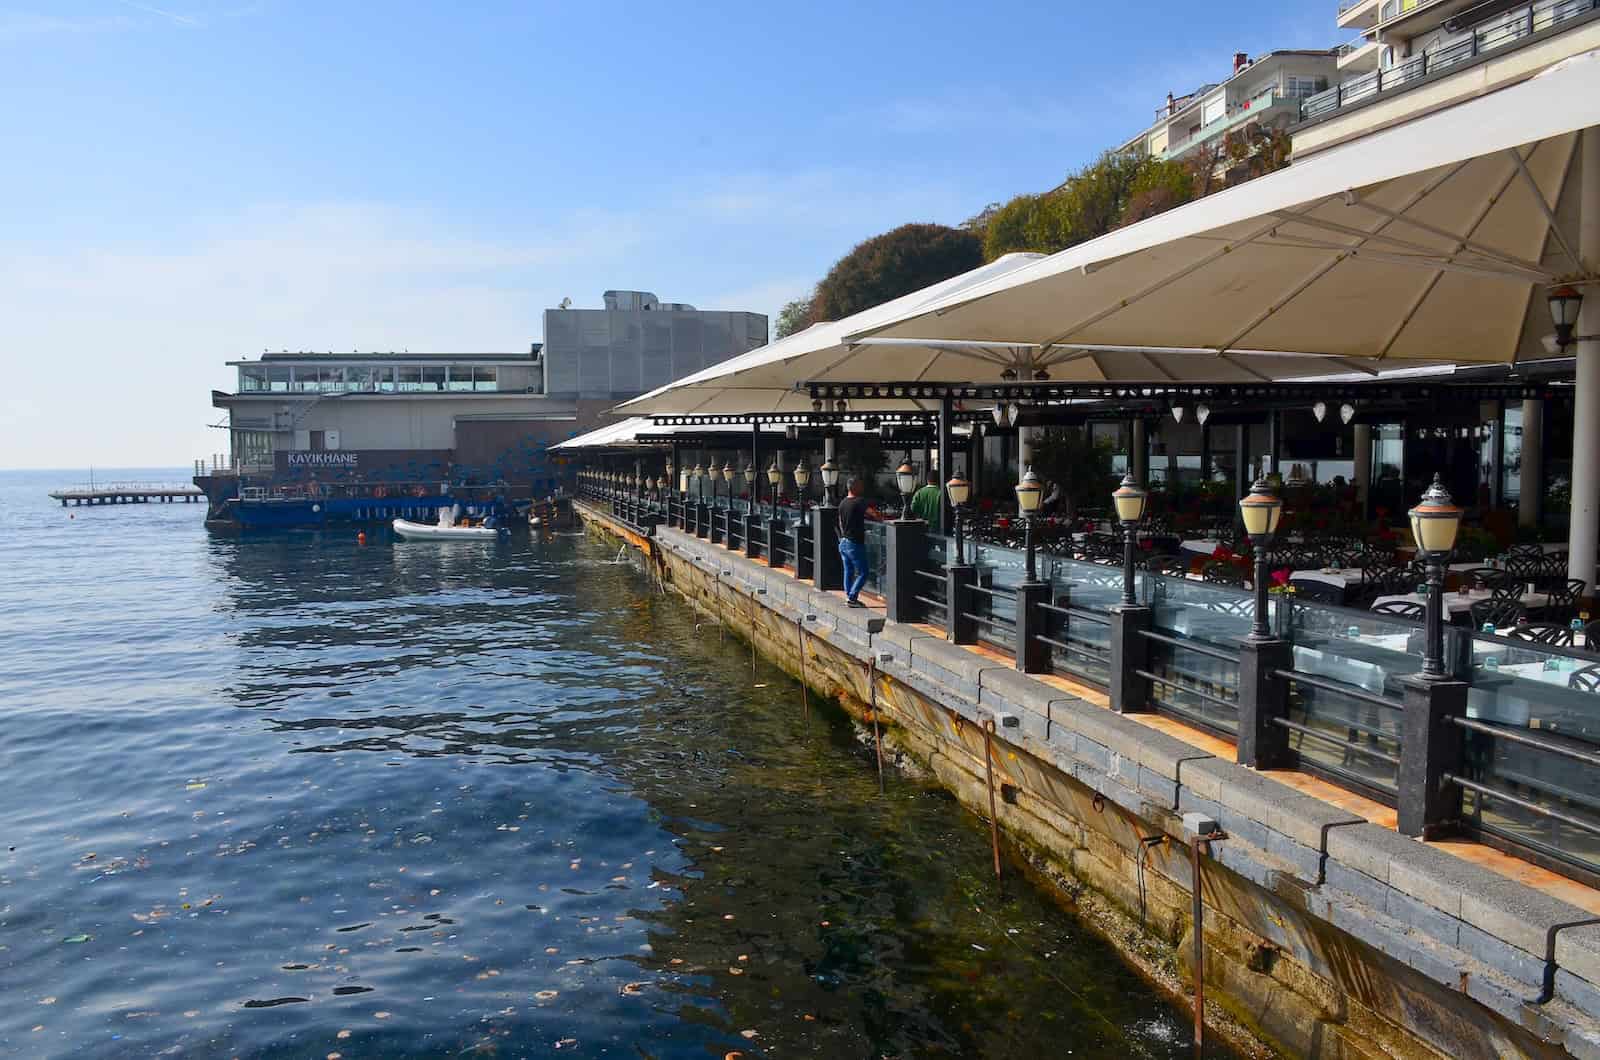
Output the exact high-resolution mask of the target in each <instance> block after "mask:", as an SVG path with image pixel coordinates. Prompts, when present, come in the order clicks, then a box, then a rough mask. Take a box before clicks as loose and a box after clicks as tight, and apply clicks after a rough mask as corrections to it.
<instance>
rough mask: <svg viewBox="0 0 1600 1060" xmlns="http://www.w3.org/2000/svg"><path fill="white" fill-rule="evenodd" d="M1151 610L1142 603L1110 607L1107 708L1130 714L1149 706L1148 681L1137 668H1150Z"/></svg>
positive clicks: (1146, 708)
mask: <svg viewBox="0 0 1600 1060" xmlns="http://www.w3.org/2000/svg"><path fill="white" fill-rule="evenodd" d="M1153 617H1154V612H1152V610H1151V609H1150V608H1149V607H1146V606H1144V605H1142V604H1135V605H1131V606H1130V605H1128V604H1114V605H1112V607H1111V636H1110V640H1111V667H1110V669H1111V688H1110V692H1111V709H1112V710H1114V711H1117V712H1118V713H1120V714H1134V713H1139V712H1142V711H1147V710H1149V709H1150V681H1149V679H1148V678H1145V677H1141V676H1140V675H1139V673H1138V671H1140V670H1148V669H1149V668H1150V641H1149V639H1148V638H1146V637H1145V636H1144V634H1145V633H1147V632H1148V631H1149V630H1150V627H1151V624H1152V620H1153Z"/></svg>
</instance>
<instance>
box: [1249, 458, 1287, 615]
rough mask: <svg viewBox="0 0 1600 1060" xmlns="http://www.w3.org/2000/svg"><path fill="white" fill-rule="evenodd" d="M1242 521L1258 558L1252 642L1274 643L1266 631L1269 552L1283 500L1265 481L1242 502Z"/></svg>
mask: <svg viewBox="0 0 1600 1060" xmlns="http://www.w3.org/2000/svg"><path fill="white" fill-rule="evenodd" d="M1239 517H1240V519H1242V520H1243V521H1244V532H1245V533H1246V534H1249V535H1250V547H1251V548H1253V549H1254V550H1255V554H1256V577H1255V583H1256V584H1255V588H1256V608H1255V610H1256V615H1255V622H1254V624H1253V625H1251V627H1250V639H1251V640H1271V639H1272V630H1271V629H1269V628H1268V627H1267V549H1268V548H1270V547H1271V545H1272V538H1273V535H1274V534H1276V533H1277V532H1278V520H1279V519H1281V518H1282V517H1283V499H1282V498H1281V497H1279V496H1278V495H1277V494H1276V493H1273V492H1272V486H1271V484H1270V483H1268V482H1267V480H1266V479H1265V478H1258V479H1256V481H1255V485H1253V486H1251V487H1250V492H1249V493H1248V494H1247V495H1245V496H1244V497H1242V498H1240V500H1239Z"/></svg>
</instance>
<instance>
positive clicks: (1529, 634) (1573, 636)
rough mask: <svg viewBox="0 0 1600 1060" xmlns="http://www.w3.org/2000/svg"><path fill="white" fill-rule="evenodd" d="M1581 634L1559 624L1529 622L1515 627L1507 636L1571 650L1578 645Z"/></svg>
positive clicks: (1579, 631)
mask: <svg viewBox="0 0 1600 1060" xmlns="http://www.w3.org/2000/svg"><path fill="white" fill-rule="evenodd" d="M1581 632H1582V631H1581V630H1576V629H1573V628H1572V627H1571V626H1563V625H1561V624H1560V623H1558V622H1528V623H1524V624H1523V625H1520V626H1516V627H1513V628H1512V629H1511V631H1510V632H1509V633H1507V634H1506V636H1508V637H1511V638H1513V639H1515V640H1531V641H1533V642H1534V643H1535V644H1549V645H1551V646H1552V647H1556V648H1571V647H1574V646H1575V645H1576V644H1577V641H1578V638H1579V636H1580V635H1581Z"/></svg>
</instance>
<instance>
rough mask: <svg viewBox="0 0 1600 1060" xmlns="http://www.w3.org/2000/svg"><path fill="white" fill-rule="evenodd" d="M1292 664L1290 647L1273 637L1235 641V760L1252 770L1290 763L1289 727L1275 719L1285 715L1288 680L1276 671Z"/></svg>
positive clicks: (1277, 766)
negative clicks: (1236, 666)
mask: <svg viewBox="0 0 1600 1060" xmlns="http://www.w3.org/2000/svg"><path fill="white" fill-rule="evenodd" d="M1293 665H1294V646H1293V645H1291V644H1290V643H1289V642H1288V641H1286V640H1281V639H1279V638H1277V637H1267V638H1255V637H1245V638H1244V639H1243V640H1241V641H1240V642H1239V742H1238V744H1237V749H1236V750H1237V754H1236V757H1237V760H1238V762H1239V764H1240V765H1242V766H1249V767H1251V768H1252V769H1283V768H1286V767H1288V766H1289V765H1291V764H1293V758H1292V756H1291V754H1290V751H1289V730H1288V729H1286V728H1284V727H1283V726H1282V725H1279V724H1278V723H1277V721H1276V720H1275V719H1277V718H1286V717H1288V716H1289V682H1288V681H1287V680H1285V679H1284V678H1282V677H1279V676H1277V671H1279V670H1288V669H1289V668H1290V667H1292V666H1293Z"/></svg>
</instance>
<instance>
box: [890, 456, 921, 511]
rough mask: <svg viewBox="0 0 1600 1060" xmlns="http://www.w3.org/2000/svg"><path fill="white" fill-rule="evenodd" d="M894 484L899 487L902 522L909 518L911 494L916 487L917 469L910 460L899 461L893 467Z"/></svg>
mask: <svg viewBox="0 0 1600 1060" xmlns="http://www.w3.org/2000/svg"><path fill="white" fill-rule="evenodd" d="M894 484H895V485H896V486H897V487H899V489H900V521H901V522H904V521H906V520H907V519H909V518H911V494H912V493H914V492H915V491H916V488H917V469H916V468H914V467H912V466H911V461H910V460H902V461H900V466H899V467H897V468H895V469H894Z"/></svg>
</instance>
